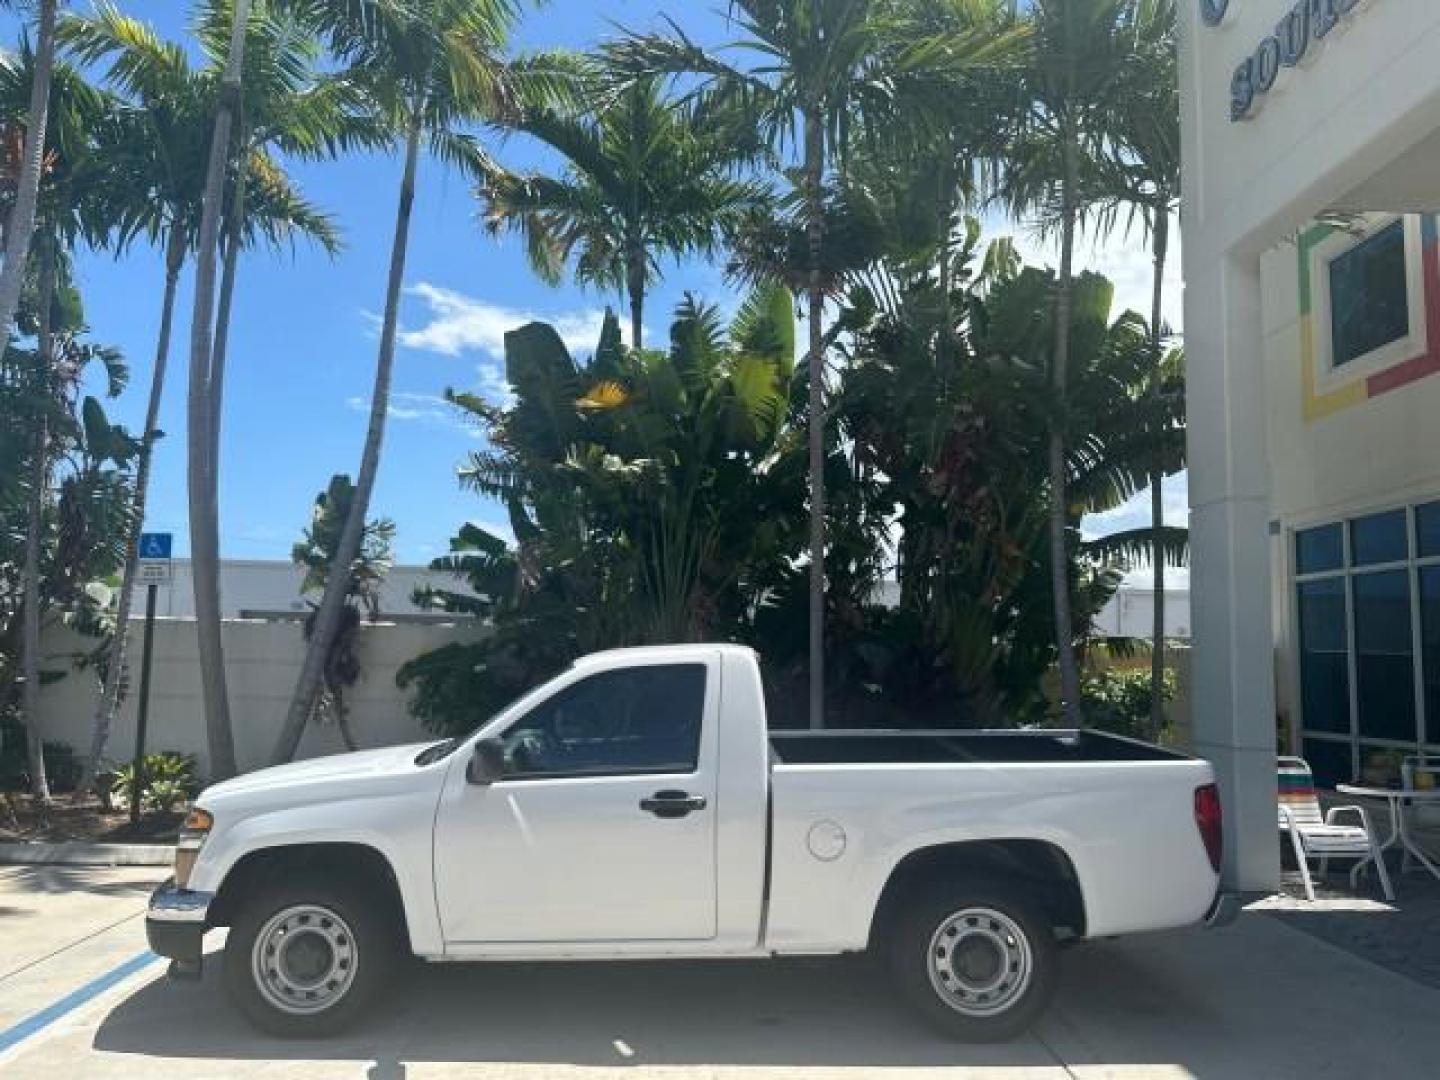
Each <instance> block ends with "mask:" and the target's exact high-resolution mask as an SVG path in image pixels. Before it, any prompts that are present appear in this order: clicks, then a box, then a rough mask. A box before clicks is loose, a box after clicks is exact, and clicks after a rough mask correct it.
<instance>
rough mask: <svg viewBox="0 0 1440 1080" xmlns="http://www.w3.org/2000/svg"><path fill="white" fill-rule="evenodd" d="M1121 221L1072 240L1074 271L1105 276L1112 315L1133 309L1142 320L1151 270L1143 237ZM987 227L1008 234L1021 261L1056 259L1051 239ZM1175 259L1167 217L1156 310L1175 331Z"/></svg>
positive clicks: (1178, 297) (1179, 317)
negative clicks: (1167, 245) (1160, 300)
mask: <svg viewBox="0 0 1440 1080" xmlns="http://www.w3.org/2000/svg"><path fill="white" fill-rule="evenodd" d="M1121 224H1122V227H1121V228H1118V229H1116V230H1115V231H1113V232H1111V233H1109V234H1107V235H1105V236H1084V235H1082V236H1081V237H1080V238H1079V239H1078V240H1077V241H1076V244H1075V269H1076V270H1094V271H1097V272H1099V273H1101V274H1104V275H1105V276H1106V277H1107V278H1109V279H1110V281H1111V282H1112V283H1113V284H1114V286H1115V305H1114V311H1113V313H1112V314H1115V315H1118V314H1119V313H1120V312H1122V311H1125V310H1127V309H1128V310H1131V311H1136V312H1139V313H1140V314H1141V315H1143V316H1144V317H1145V318H1146V319H1147V320H1148V319H1149V318H1150V305H1151V289H1152V288H1153V284H1154V273H1155V267H1154V262H1153V259H1152V255H1151V252H1150V246H1149V242H1148V238H1147V237H1146V235H1145V233H1144V232H1143V230H1142V229H1141V228H1140V227H1139V225H1138V223H1137V224H1136V225H1135V226H1134V227H1133V228H1131V229H1130V230H1129V231H1128V233H1127V232H1126V231H1125V229H1124V228H1123V222H1122V223H1121ZM990 231H991V233H992V234H994V235H1003V234H1004V233H1006V232H1013V234H1014V237H1015V247H1016V249H1017V250H1018V251H1019V252H1020V255H1021V257H1022V258H1023V259H1024V260H1025V261H1026V262H1027V263H1035V264H1039V265H1042V266H1045V265H1049V266H1055V265H1057V264H1058V263H1059V261H1060V254H1059V245H1058V244H1057V243H1055V242H1054V241H1050V240H1047V241H1045V242H1041V241H1040V240H1039V239H1038V238H1037V237H1035V236H1034V235H1033V234H1029V233H1026V232H1024V231H1023V230H1016V229H1015V227H1014V226H1013V225H1007V224H1006V223H1005V222H994V223H992V228H991V230H990ZM1180 261H1181V248H1180V224H1179V222H1178V221H1175V220H1172V223H1171V228H1170V251H1169V253H1168V254H1167V256H1166V259H1165V295H1164V297H1163V301H1164V306H1163V308H1162V310H1163V311H1164V313H1165V321H1166V322H1167V323H1169V324H1170V327H1171V329H1172V330H1174V331H1175V332H1176V333H1179V332H1181V331H1182V330H1183V329H1184V326H1185V297H1184V279H1183V277H1182V276H1181V269H1180Z"/></svg>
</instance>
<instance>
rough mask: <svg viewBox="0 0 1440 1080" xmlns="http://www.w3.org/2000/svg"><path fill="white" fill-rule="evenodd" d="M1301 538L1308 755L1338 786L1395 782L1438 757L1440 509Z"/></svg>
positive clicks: (1300, 669) (1301, 669)
mask: <svg viewBox="0 0 1440 1080" xmlns="http://www.w3.org/2000/svg"><path fill="white" fill-rule="evenodd" d="M1294 535H1295V540H1294V543H1295V552H1294V555H1295V575H1296V580H1295V620H1296V638H1297V646H1298V649H1297V652H1298V656H1297V664H1296V667H1297V674H1298V676H1299V695H1298V696H1299V702H1298V703H1299V707H1300V721H1301V735H1302V740H1303V746H1304V752H1305V756H1306V757H1307V758H1308V759H1309V760H1310V764H1311V766H1312V768H1314V770H1315V774H1316V777H1317V778H1318V779H1319V780H1320V781H1321V782H1322V783H1325V784H1328V785H1331V786H1333V785H1334V784H1336V783H1343V782H1345V781H1347V780H1353V779H1357V778H1362V779H1366V780H1371V781H1374V782H1381V781H1382V779H1383V780H1391V779H1396V778H1397V777H1398V772H1397V770H1398V765H1397V762H1398V761H1399V760H1400V759H1401V758H1402V757H1403V756H1404V755H1405V754H1412V753H1416V752H1418V751H1420V750H1422V749H1423V750H1426V751H1427V752H1430V753H1437V752H1440V750H1437V747H1440V502H1434V503H1428V504H1425V505H1422V506H1415V507H1406V508H1402V509H1398V510H1388V511H1385V512H1383V513H1378V514H1369V515H1365V516H1363V517H1355V518H1351V519H1349V520H1346V521H1343V522H1335V523H1332V524H1326V525H1321V526H1317V527H1314V528H1307V529H1302V530H1298V531H1296V533H1295V534H1294ZM1382 773H1383V774H1384V776H1383V778H1382V775H1381V774H1382ZM1392 773H1394V774H1395V776H1392V775H1391V774H1392Z"/></svg>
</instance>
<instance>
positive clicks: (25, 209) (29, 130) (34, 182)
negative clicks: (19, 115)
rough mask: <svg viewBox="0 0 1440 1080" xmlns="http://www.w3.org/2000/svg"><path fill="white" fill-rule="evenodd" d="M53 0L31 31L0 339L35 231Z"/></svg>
mask: <svg viewBox="0 0 1440 1080" xmlns="http://www.w3.org/2000/svg"><path fill="white" fill-rule="evenodd" d="M58 7H59V2H58V0H40V11H39V17H38V19H37V25H36V32H35V72H34V75H33V77H32V81H31V83H30V109H29V111H28V112H27V113H26V128H25V156H24V158H23V160H22V161H21V163H20V175H19V177H18V178H17V180H16V184H15V205H14V206H13V207H12V209H11V211H10V220H9V221H8V222H7V223H6V226H5V265H4V266H3V267H0V341H4V340H6V339H8V338H9V336H10V328H11V326H12V325H13V324H14V322H15V309H16V308H18V307H19V306H20V291H21V288H22V286H23V285H24V282H25V262H26V260H27V259H28V258H29V255H30V240H31V237H32V236H33V235H34V233H35V206H36V204H37V202H38V201H39V197H40V172H41V170H42V169H43V168H44V164H45V127H46V122H47V118H48V116H49V112H50V76H51V72H52V71H53V70H54V67H55V14H56V10H57V9H58Z"/></svg>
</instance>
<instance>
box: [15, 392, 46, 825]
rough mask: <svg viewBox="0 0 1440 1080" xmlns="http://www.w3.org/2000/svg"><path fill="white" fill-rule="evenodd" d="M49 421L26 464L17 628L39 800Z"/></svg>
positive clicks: (42, 795) (42, 796) (42, 789)
mask: <svg viewBox="0 0 1440 1080" xmlns="http://www.w3.org/2000/svg"><path fill="white" fill-rule="evenodd" d="M49 434H50V432H49V425H48V424H47V423H46V422H45V421H44V420H42V421H41V422H40V428H39V430H38V431H37V432H36V434H35V456H34V460H33V461H32V462H31V465H30V496H29V499H28V500H27V501H28V506H27V520H26V523H25V559H24V571H23V572H24V581H25V584H24V591H23V599H22V603H23V604H24V615H23V618H22V621H21V630H20V655H21V658H22V659H21V662H20V665H21V666H20V687H21V697H20V708H21V711H22V713H23V714H24V717H25V746H26V756H27V760H28V762H29V767H30V792H31V794H32V795H34V796H35V797H36V798H37V799H39V800H40V801H41V802H48V801H49V799H50V784H49V781H48V780H47V778H46V776H45V731H44V728H43V727H42V726H41V723H40V529H41V521H42V518H43V517H44V514H45V486H46V475H47V474H48V472H49V468H48V467H47V461H46V459H47V457H48V451H49V442H50V439H49Z"/></svg>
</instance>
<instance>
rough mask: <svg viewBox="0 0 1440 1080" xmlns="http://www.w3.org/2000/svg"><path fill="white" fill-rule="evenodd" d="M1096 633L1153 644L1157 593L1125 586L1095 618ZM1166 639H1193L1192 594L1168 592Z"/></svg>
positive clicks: (1171, 590)
mask: <svg viewBox="0 0 1440 1080" xmlns="http://www.w3.org/2000/svg"><path fill="white" fill-rule="evenodd" d="M1094 626H1095V631H1096V633H1098V634H1103V635H1104V636H1105V637H1124V638H1141V639H1144V640H1146V641H1148V640H1150V635H1151V633H1152V632H1153V631H1154V629H1155V590H1153V589H1137V588H1135V587H1134V586H1131V585H1122V586H1121V587H1120V590H1119V591H1118V592H1116V594H1115V595H1114V596H1112V597H1111V598H1110V601H1109V603H1107V604H1106V605H1105V606H1104V607H1103V608H1101V609H1100V614H1099V615H1097V616H1095V622H1094ZM1165 636H1166V637H1167V638H1170V639H1174V640H1180V641H1184V640H1188V639H1189V637H1190V590H1189V589H1166V590H1165Z"/></svg>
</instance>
